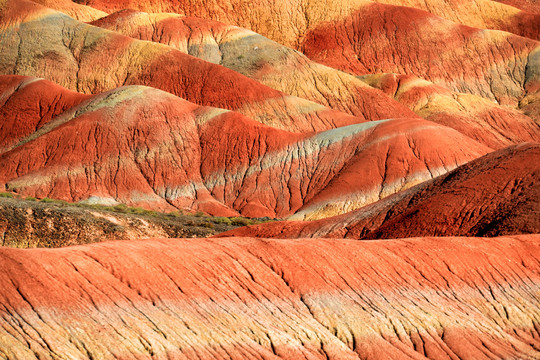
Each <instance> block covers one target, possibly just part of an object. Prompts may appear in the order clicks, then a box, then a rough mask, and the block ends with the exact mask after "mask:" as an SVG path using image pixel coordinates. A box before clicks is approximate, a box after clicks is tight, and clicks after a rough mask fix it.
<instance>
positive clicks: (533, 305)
mask: <svg viewBox="0 0 540 360" xmlns="http://www.w3.org/2000/svg"><path fill="white" fill-rule="evenodd" d="M539 240H540V238H539V237H538V235H531V236H521V237H513V238H492V239H481V238H423V239H409V240H395V241H374V242H358V241H351V240H257V239H250V238H242V239H238V238H236V239H219V240H218V239H210V240H209V239H191V240H149V241H133V242H111V243H100V244H95V245H91V246H77V247H70V248H64V249H55V250H43V249H39V250H38V249H36V250H16V249H0V288H1V289H2V291H1V292H0V344H1V345H0V349H1V352H0V356H1V357H3V358H10V359H11V358H16V359H29V360H30V359H53V358H58V357H61V356H62V357H66V358H77V359H83V358H89V359H133V358H136V359H170V358H174V359H194V358H199V359H223V358H227V359H304V358H305V359H335V360H338V359H339V360H342V359H369V360H378V359H417V360H421V359H441V360H442V359H456V360H457V359H466V360H484V359H485V360H488V359H490V360H493V359H509V358H519V359H529V360H532V359H537V358H538V357H539V356H540V328H539V324H538V319H539V316H540V313H539V309H540V303H539V299H540V287H539V285H538V284H540V276H539V274H540V263H539V261H538V259H539V258H540V246H539V245H540V241H539Z"/></svg>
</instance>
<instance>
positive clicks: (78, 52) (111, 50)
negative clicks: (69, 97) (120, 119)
mask: <svg viewBox="0 0 540 360" xmlns="http://www.w3.org/2000/svg"><path fill="white" fill-rule="evenodd" d="M0 10H1V15H0V32H1V36H0V47H1V48H2V52H0V73H2V74H15V75H25V76H35V77H42V78H45V79H47V80H50V81H52V82H54V83H56V84H59V85H61V86H63V87H65V88H68V89H70V90H76V91H78V92H82V93H87V94H95V93H99V92H103V91H107V90H111V89H114V88H116V87H119V86H122V85H146V86H151V87H155V88H158V89H162V90H164V91H167V92H171V93H173V94H175V95H178V96H180V97H182V98H185V99H187V100H189V101H191V102H194V103H197V104H199V105H208V106H214V107H220V108H225V109H230V110H235V111H238V112H240V113H243V114H244V115H246V116H249V117H251V118H253V119H255V120H257V121H260V122H263V123H265V124H269V125H272V126H274V127H279V128H282V129H286V130H289V131H298V132H308V131H315V130H327V129H331V128H334V127H337V126H343V125H350V124H354V123H359V122H363V121H364V119H363V118H357V117H354V116H352V115H350V114H346V113H343V112H340V111H337V110H332V109H330V108H327V107H325V106H322V105H320V104H317V103H314V102H312V101H308V100H305V99H301V98H298V97H294V96H290V95H287V94H284V93H282V92H279V91H276V90H274V89H271V88H269V87H267V86H264V85H262V84H261V83H259V82H257V81H254V80H252V79H250V78H248V77H245V76H243V75H241V74H239V73H237V72H235V71H232V70H229V69H227V68H225V67H222V66H219V65H216V64H213V63H210V62H207V61H204V60H201V59H197V58H194V57H192V56H189V55H187V54H185V53H182V52H181V51H178V50H176V49H174V48H171V47H169V46H166V45H163V44H157V43H152V42H148V41H140V40H134V39H132V38H129V37H126V36H123V35H120V34H118V33H115V32H111V31H107V30H104V29H101V28H98V27H94V26H90V25H87V24H84V23H81V22H78V21H76V20H74V19H73V18H70V17H68V16H67V15H64V14H62V13H59V12H56V11H53V10H51V9H47V8H45V7H41V6H38V5H36V4H34V3H32V2H29V1H25V0H20V1H19V0H17V1H15V0H8V1H6V2H5V3H4V4H3V6H2V7H1V8H0ZM381 96H383V97H384V95H382V94H381ZM391 101H393V100H391ZM396 104H397V103H396ZM397 105H398V106H400V105H399V104H397ZM412 116H415V115H412ZM383 118H386V116H385V117H383Z"/></svg>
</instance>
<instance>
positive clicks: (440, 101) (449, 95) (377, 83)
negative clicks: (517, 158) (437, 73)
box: [360, 74, 540, 149]
mask: <svg viewBox="0 0 540 360" xmlns="http://www.w3.org/2000/svg"><path fill="white" fill-rule="evenodd" d="M360 78H361V79H362V80H363V81H365V82H366V83H368V84H369V85H370V86H373V87H376V88H378V89H381V90H382V91H384V92H385V93H386V94H387V95H388V96H391V97H393V98H394V99H396V100H397V101H399V102H400V103H402V104H403V105H406V106H407V107H408V108H410V109H411V110H413V111H414V112H415V113H416V114H418V115H420V116H421V117H423V118H424V119H427V120H430V121H433V122H436V123H439V124H442V125H445V126H448V127H451V128H453V129H456V130H457V131H459V132H460V133H462V134H464V135H467V136H468V137H470V138H472V139H475V140H476V141H478V142H481V143H483V144H485V145H487V146H489V147H491V148H492V149H499V148H503V147H507V146H510V145H514V144H519V143H523V142H538V141H540V122H538V121H534V120H533V119H532V118H531V117H529V116H526V115H524V114H523V113H522V112H520V111H518V110H515V109H511V108H509V107H507V106H501V105H497V104H494V103H493V102H492V101H489V100H487V99H484V98H482V97H480V96H476V95H471V94H463V93H456V92H453V91H450V90H448V89H447V88H444V87H442V86H439V85H435V84H433V83H431V82H429V81H426V80H423V79H420V78H417V77H415V76H412V75H397V74H377V75H366V76H362V77H360ZM533 117H535V118H538V116H533Z"/></svg>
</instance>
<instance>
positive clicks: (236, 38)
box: [92, 10, 415, 120]
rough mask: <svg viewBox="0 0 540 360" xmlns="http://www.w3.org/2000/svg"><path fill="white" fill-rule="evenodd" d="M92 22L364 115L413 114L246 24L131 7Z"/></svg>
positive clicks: (280, 88)
mask: <svg viewBox="0 0 540 360" xmlns="http://www.w3.org/2000/svg"><path fill="white" fill-rule="evenodd" d="M92 24H93V25H96V26H99V27H102V28H105V29H110V30H113V31H116V32H119V33H122V34H124V35H127V36H130V37H132V38H135V39H140V40H150V41H154V42H159V43H162V44H165V45H168V46H171V47H173V48H175V49H178V50H180V51H182V52H184V53H187V54H189V55H192V56H195V57H198V58H200V59H203V60H205V61H208V62H212V63H216V64H220V65H223V66H225V67H227V68H229V69H232V70H234V71H236V72H239V73H241V74H243V75H245V76H247V77H250V78H252V79H254V80H257V81H258V82H260V83H262V84H264V85H266V86H269V87H271V88H273V89H276V90H279V91H281V92H284V93H286V94H289V95H293V96H297V97H301V98H303V99H307V100H310V101H313V102H316V103H319V104H321V105H324V106H327V107H330V108H332V109H335V110H339V111H342V112H345V113H349V114H352V115H355V116H357V117H360V118H363V119H366V120H380V119H385V118H395V117H414V116H415V115H414V113H413V112H412V111H408V110H407V108H406V107H405V106H401V105H400V104H398V103H396V102H395V101H394V100H393V99H391V98H389V97H387V96H385V95H384V94H383V93H382V92H381V91H378V90H376V89H374V88H372V87H370V86H367V85H366V84H365V83H363V82H362V81H360V80H359V79H357V78H356V77H354V76H352V75H350V74H346V73H344V72H341V71H337V70H335V69H332V68H329V67H326V66H323V65H320V64H317V63H314V62H313V61H311V60H309V59H308V58H307V57H306V56H304V55H302V54H301V53H299V52H298V51H294V50H293V49H291V48H287V47H285V46H282V45H280V44H278V43H276V42H274V41H271V40H269V39H267V38H265V37H263V36H261V35H259V34H256V33H254V32H252V31H249V30H246V29H242V28H238V27H235V26H231V25H227V24H223V23H219V22H216V21H211V20H206V19H200V18H195V17H184V16H180V15H176V14H170V13H165V14H148V13H142V12H136V11H133V10H125V11H120V12H118V13H114V14H112V15H110V16H108V17H105V18H102V19H100V20H98V21H95V22H93V23H92Z"/></svg>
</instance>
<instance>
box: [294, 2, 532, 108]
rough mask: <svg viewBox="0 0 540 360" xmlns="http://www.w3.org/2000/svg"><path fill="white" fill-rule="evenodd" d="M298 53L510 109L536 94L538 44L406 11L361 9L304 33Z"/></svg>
mask: <svg viewBox="0 0 540 360" xmlns="http://www.w3.org/2000/svg"><path fill="white" fill-rule="evenodd" d="M539 24H540V21H539ZM539 28H540V27H539ZM303 49H304V53H305V54H306V55H307V56H308V57H309V58H311V59H312V60H315V61H317V62H320V63H323V64H325V65H328V66H332V67H334V68H337V69H341V70H345V71H348V72H350V73H354V74H358V75H364V74H371V73H381V72H383V73H398V74H404V75H416V76H418V77H421V78H424V79H426V80H429V81H432V82H434V83H435V84H437V85H442V86H445V87H447V88H449V89H450V90H453V91H457V92H462V93H471V94H475V95H479V96H482V97H485V98H487V99H490V100H494V101H497V102H498V103H499V104H502V105H510V106H513V107H516V106H521V105H520V102H522V99H523V98H524V97H534V96H536V95H535V94H537V92H538V90H539V88H540V87H539V84H540V72H538V68H539V67H540V43H539V42H538V41H534V40H531V39H528V38H524V37H519V36H516V35H513V34H510V33H504V32H500V31H491V30H483V29H478V28H471V27H467V26H463V25H459V24H456V23H453V22H451V21H448V20H445V19H442V18H439V17H437V16H434V15H431V14H429V13H427V12H424V11H420V10H416V9H412V8H404V7H398V6H391V5H383V4H371V5H366V6H364V7H363V8H362V9H361V10H359V11H357V12H355V13H354V14H351V15H350V16H349V17H347V18H345V19H341V20H339V21H330V22H328V23H326V24H324V25H320V26H319V27H317V28H316V29H314V30H312V31H310V32H309V33H308V34H307V35H306V40H305V43H304V47H303Z"/></svg>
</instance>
